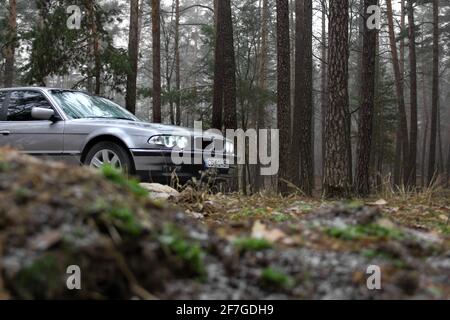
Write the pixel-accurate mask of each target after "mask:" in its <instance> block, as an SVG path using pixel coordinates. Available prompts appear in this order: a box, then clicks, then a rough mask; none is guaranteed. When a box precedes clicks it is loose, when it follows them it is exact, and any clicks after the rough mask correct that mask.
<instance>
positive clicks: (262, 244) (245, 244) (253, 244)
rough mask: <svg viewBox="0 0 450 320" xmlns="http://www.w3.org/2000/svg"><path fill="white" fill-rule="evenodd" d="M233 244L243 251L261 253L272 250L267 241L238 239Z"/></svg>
mask: <svg viewBox="0 0 450 320" xmlns="http://www.w3.org/2000/svg"><path fill="white" fill-rule="evenodd" d="M233 244H234V245H235V246H236V248H238V249H239V250H242V251H261V250H265V249H270V248H272V244H271V243H270V242H269V241H267V240H265V239H256V238H238V239H236V240H234V242H233Z"/></svg>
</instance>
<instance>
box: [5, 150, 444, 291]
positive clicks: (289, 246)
mask: <svg viewBox="0 0 450 320" xmlns="http://www.w3.org/2000/svg"><path fill="white" fill-rule="evenodd" d="M449 199H450V195H449V193H448V192H447V191H445V190H434V191H432V192H427V193H424V194H417V195H407V194H400V195H397V196H393V195H391V196H389V195H384V197H383V199H381V197H374V198H373V199H367V200H364V201H359V200H357V201H346V202H325V201H320V200H314V199H305V198H301V197H291V198H280V197H268V196H261V195H260V196H252V197H243V196H240V195H222V194H217V195H209V194H207V193H206V192H201V191H199V190H193V189H187V190H185V191H184V192H182V193H181V194H180V195H179V196H177V197H173V198H170V199H169V200H167V201H155V200H150V199H149V197H148V194H147V192H146V191H145V190H143V189H142V188H141V187H140V186H139V185H138V184H137V183H134V182H130V181H128V180H126V179H124V178H123V177H121V176H120V175H118V174H117V173H115V172H114V171H111V170H109V169H107V168H105V169H104V170H103V172H102V174H98V173H94V172H91V171H89V170H87V169H84V168H74V167H67V166H65V165H62V164H56V163H51V164H48V163H45V164H44V163H42V162H40V161H38V160H36V159H33V158H30V157H25V156H21V155H19V154H17V153H15V152H13V151H10V150H9V151H7V150H0V298H3V299H8V298H12V299H14V298H20V299H34V298H40V299H55V298H67V299H79V298H88V299H108V298H114V299H133V298H136V299H266V298H274V299H391V298H402V299H414V298H425V299H448V298H450V224H449V221H448V220H449V214H450V203H449V202H450V200H449ZM74 264H75V265H78V266H80V268H81V271H82V290H79V291H77V290H75V291H70V290H68V289H67V287H66V278H67V274H66V268H67V266H69V265H74ZM369 265H378V266H379V267H380V268H381V271H382V278H381V285H382V289H381V290H373V291H372V290H368V288H367V286H366V280H367V277H368V276H369V275H367V274H366V270H367V267H368V266H369Z"/></svg>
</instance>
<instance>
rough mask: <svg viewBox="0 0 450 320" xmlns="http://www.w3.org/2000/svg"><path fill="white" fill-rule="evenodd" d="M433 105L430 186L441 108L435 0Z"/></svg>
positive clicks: (429, 165) (436, 5)
mask: <svg viewBox="0 0 450 320" xmlns="http://www.w3.org/2000/svg"><path fill="white" fill-rule="evenodd" d="M432 91H433V92H432V104H431V132H430V153H429V158H428V179H427V180H428V184H431V183H432V182H433V178H434V177H435V174H436V136H437V127H438V107H439V1H438V0H433V89H432Z"/></svg>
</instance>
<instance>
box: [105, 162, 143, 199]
mask: <svg viewBox="0 0 450 320" xmlns="http://www.w3.org/2000/svg"><path fill="white" fill-rule="evenodd" d="M101 172H102V174H103V176H104V177H105V178H106V179H108V180H109V181H111V182H113V183H115V184H117V185H120V186H124V187H126V188H128V189H129V190H130V191H131V192H132V193H133V194H135V195H136V196H138V197H148V191H147V190H145V189H144V188H142V187H141V186H140V185H139V182H138V181H137V180H135V179H132V178H129V177H126V176H124V175H123V174H122V173H121V172H120V171H118V170H116V169H115V168H113V167H112V166H109V165H105V166H103V167H102V171H101Z"/></svg>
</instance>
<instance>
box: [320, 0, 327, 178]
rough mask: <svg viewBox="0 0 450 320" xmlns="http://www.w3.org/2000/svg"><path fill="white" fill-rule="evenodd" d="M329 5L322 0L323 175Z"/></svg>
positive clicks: (323, 164)
mask: <svg viewBox="0 0 450 320" xmlns="http://www.w3.org/2000/svg"><path fill="white" fill-rule="evenodd" d="M326 19H327V5H326V1H325V0H324V1H322V46H321V48H320V51H321V53H320V59H321V63H320V88H321V94H320V104H321V122H322V126H321V127H322V137H321V139H322V176H323V172H324V166H325V118H326V114H327V105H328V92H327V91H328V89H327V64H326V61H327V27H326Z"/></svg>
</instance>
